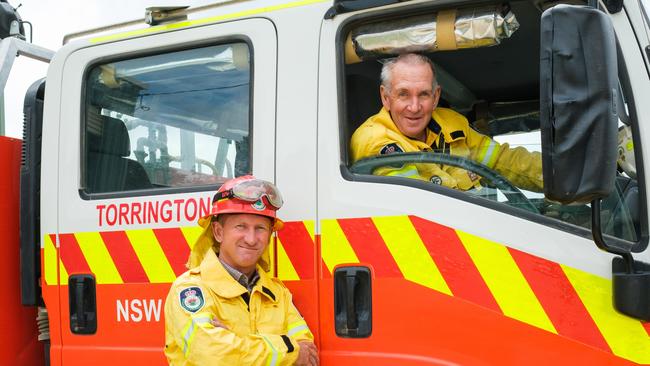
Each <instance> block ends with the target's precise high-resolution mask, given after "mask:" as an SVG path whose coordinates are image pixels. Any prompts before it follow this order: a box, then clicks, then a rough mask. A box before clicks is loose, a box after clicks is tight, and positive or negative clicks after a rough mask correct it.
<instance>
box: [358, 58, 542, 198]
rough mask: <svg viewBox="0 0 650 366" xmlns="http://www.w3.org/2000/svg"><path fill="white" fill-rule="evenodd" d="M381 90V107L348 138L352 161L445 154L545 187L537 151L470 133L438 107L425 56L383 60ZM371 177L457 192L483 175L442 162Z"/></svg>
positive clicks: (461, 121)
mask: <svg viewBox="0 0 650 366" xmlns="http://www.w3.org/2000/svg"><path fill="white" fill-rule="evenodd" d="M379 92H380V95H381V102H382V105H383V108H382V109H381V110H380V111H379V113H377V114H375V115H374V116H372V117H370V118H368V119H367V120H366V121H365V122H364V123H363V124H362V125H361V126H360V127H359V128H358V129H357V130H356V131H355V132H354V134H353V135H352V139H351V143H350V150H351V156H352V162H356V161H358V160H360V159H362V158H366V157H371V156H378V155H386V154H395V153H401V152H420V151H425V152H426V151H428V152H434V153H445V154H451V155H455V156H460V157H464V158H468V159H471V160H473V161H476V162H478V163H481V164H483V165H486V166H487V167H488V168H491V169H494V170H496V171H497V172H499V173H500V174H501V175H503V176H504V177H505V178H507V179H508V180H509V181H510V182H511V183H513V184H514V185H516V186H518V187H520V188H525V189H528V190H532V191H541V190H542V189H543V182H542V159H541V154H540V153H538V152H529V151H527V150H526V149H524V148H522V147H517V148H514V149H511V148H509V147H508V144H499V143H497V142H496V141H494V140H493V139H491V138H490V137H488V136H485V135H482V134H480V133H479V132H477V131H475V130H473V129H472V128H471V127H470V125H469V123H468V121H467V119H466V118H465V117H464V116H463V115H461V114H459V113H457V112H455V111H453V110H451V109H448V108H441V107H437V106H438V101H439V100H440V93H441V88H440V86H439V85H438V83H437V81H436V75H435V68H434V66H433V63H432V62H431V60H429V58H427V57H426V56H423V55H420V54H415V53H408V54H403V55H400V56H399V57H397V58H395V59H392V60H389V61H386V62H385V63H384V65H383V68H382V71H381V86H380V90H379ZM374 174H376V175H386V176H400V177H408V178H414V179H420V180H425V181H430V182H433V183H436V184H441V185H443V186H446V187H449V188H454V189H460V190H470V189H475V188H476V189H479V188H480V187H481V184H480V179H481V177H479V176H478V175H476V174H475V173H473V172H471V171H467V170H465V169H462V168H459V167H454V166H446V165H440V164H426V163H406V164H404V165H402V166H397V167H396V166H386V167H381V168H378V169H376V170H375V171H374Z"/></svg>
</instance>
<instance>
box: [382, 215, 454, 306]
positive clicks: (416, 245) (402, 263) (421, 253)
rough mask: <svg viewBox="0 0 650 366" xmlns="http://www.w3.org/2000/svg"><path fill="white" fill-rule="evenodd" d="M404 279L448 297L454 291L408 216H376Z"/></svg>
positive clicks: (383, 236)
mask: <svg viewBox="0 0 650 366" xmlns="http://www.w3.org/2000/svg"><path fill="white" fill-rule="evenodd" d="M372 221H373V222H374V223H375V226H377V230H378V231H379V234H380V235H381V236H382V238H384V242H385V243H386V246H387V247H388V250H389V251H390V252H391V254H392V255H393V258H395V262H396V263H397V266H398V267H399V269H400V271H401V272H402V273H403V274H404V278H406V279H407V280H409V281H413V282H415V283H417V284H420V285H422V286H426V287H428V288H432V289H434V290H437V291H440V292H442V293H445V294H447V295H451V290H450V289H449V286H447V282H445V279H444V278H443V277H442V274H440V270H438V266H436V264H435V263H434V262H433V259H431V256H430V255H429V252H427V248H426V247H425V246H424V243H423V242H422V239H421V238H420V236H419V235H418V233H417V232H416V231H415V228H414V227H413V225H412V224H411V220H409V218H408V216H394V217H390V216H387V217H373V218H372Z"/></svg>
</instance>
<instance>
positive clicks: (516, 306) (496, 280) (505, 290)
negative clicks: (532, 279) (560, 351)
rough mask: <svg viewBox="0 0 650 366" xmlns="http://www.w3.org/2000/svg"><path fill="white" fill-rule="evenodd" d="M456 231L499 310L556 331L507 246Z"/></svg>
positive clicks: (515, 317)
mask: <svg viewBox="0 0 650 366" xmlns="http://www.w3.org/2000/svg"><path fill="white" fill-rule="evenodd" d="M456 232H457V233H458V237H459V238H460V240H461V241H462V242H463V244H464V245H465V248H466V249H467V252H468V253H469V255H470V257H472V260H473V261H474V263H475V264H476V267H477V268H478V270H479V272H480V273H481V276H482V277H483V279H484V280H485V283H486V284H487V285H488V288H489V289H490V291H491V292H492V294H493V295H494V299H495V300H496V301H497V303H498V304H499V307H500V308H501V310H502V311H503V313H504V314H505V315H507V316H509V317H511V318H514V319H517V320H520V321H522V322H524V323H528V324H530V325H534V326H536V327H538V328H542V329H545V330H547V331H549V332H552V333H555V334H557V331H556V330H555V327H554V326H553V323H551V320H550V319H549V318H548V316H547V315H546V312H545V311H544V308H542V305H541V304H540V303H539V300H537V297H536V296H535V293H534V292H533V290H532V289H531V288H530V286H529V285H528V282H527V281H526V279H525V278H524V275H523V274H522V273H521V271H520V270H519V267H517V263H515V261H514V259H513V258H512V256H511V255H510V253H509V252H508V248H507V247H505V246H503V245H500V244H497V243H494V242H491V241H489V240H487V239H483V238H480V237H478V236H474V235H471V234H467V233H463V232H461V231H458V230H457V231H456Z"/></svg>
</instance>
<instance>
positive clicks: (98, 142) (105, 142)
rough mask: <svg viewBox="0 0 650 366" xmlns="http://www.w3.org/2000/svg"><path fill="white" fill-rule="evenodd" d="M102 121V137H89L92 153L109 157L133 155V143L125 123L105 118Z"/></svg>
mask: <svg viewBox="0 0 650 366" xmlns="http://www.w3.org/2000/svg"><path fill="white" fill-rule="evenodd" d="M102 120H103V123H102V125H101V135H100V136H97V135H89V138H88V144H89V149H90V151H92V152H96V153H101V154H108V155H116V156H129V155H130V154H131V141H130V139H129V132H128V131H127V129H126V126H125V125H124V122H122V121H121V120H119V119H116V118H111V117H103V118H102Z"/></svg>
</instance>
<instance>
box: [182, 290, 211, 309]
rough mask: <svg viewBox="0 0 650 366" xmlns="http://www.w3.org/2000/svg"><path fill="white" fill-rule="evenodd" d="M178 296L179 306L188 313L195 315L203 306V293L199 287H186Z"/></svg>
mask: <svg viewBox="0 0 650 366" xmlns="http://www.w3.org/2000/svg"><path fill="white" fill-rule="evenodd" d="M179 296H180V303H181V306H182V307H183V309H185V310H187V311H189V312H190V313H196V312H197V311H199V310H201V308H203V305H205V300H204V299H203V292H201V288H199V287H188V288H186V289H184V290H183V291H181V293H180V295H179Z"/></svg>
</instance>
